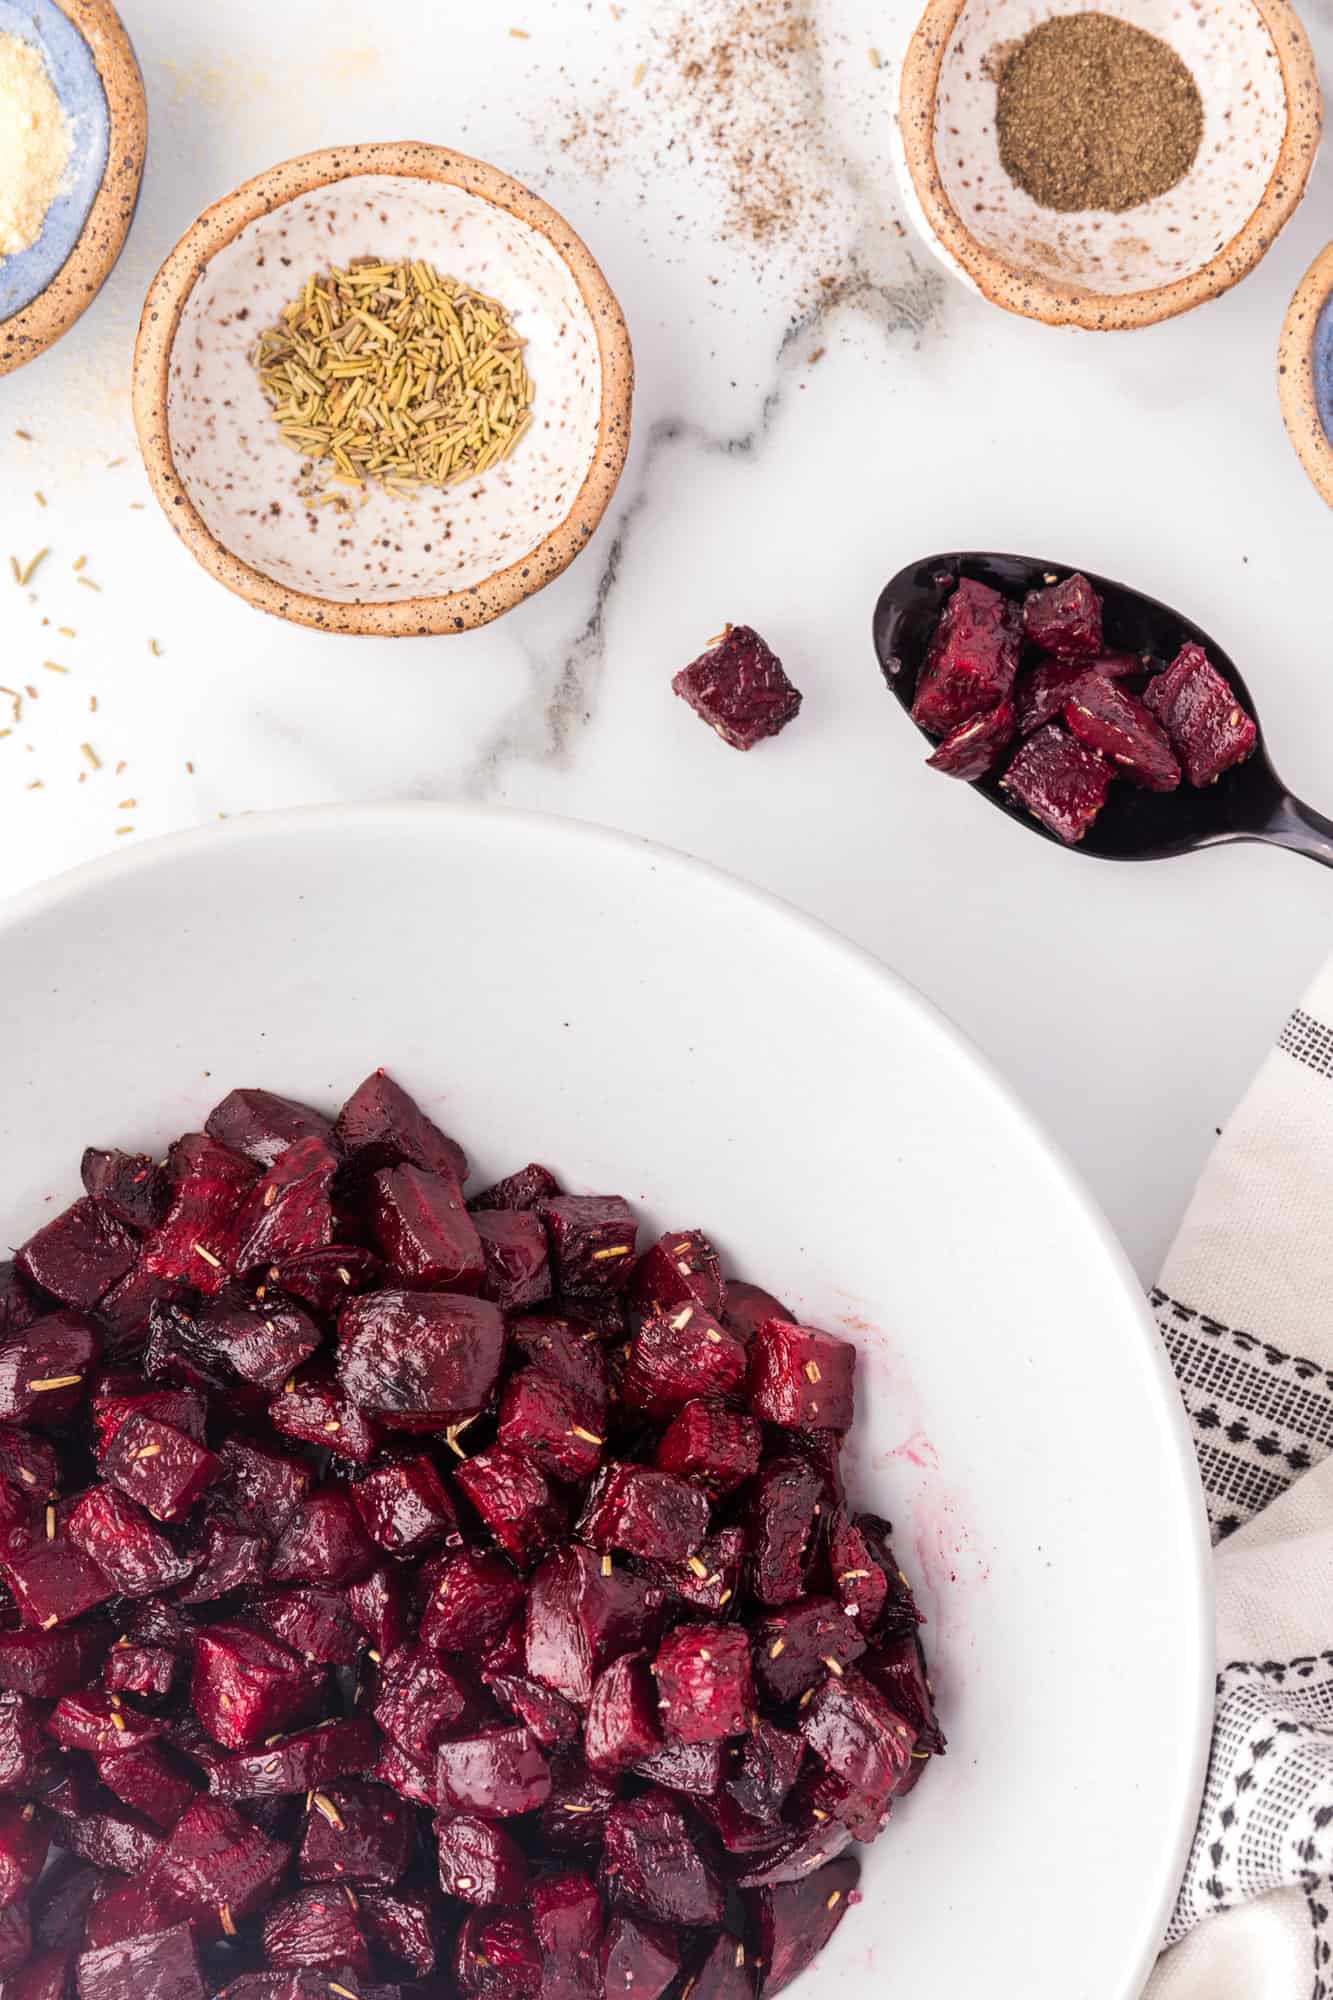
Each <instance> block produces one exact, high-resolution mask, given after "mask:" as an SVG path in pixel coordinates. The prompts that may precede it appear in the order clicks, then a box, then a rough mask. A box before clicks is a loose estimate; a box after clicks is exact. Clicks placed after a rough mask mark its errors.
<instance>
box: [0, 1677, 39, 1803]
mask: <svg viewBox="0 0 1333 2000" xmlns="http://www.w3.org/2000/svg"><path fill="white" fill-rule="evenodd" d="M42 1749H43V1744H42V1734H41V1717H40V1711H39V1710H38V1709H36V1708H35V1707H34V1706H33V1704H32V1702H31V1700H30V1699H29V1698H28V1696H27V1695H22V1694H14V1693H12V1692H5V1693H3V1694H0V1792H27V1791H28V1790H29V1787H30V1786H31V1785H32V1783H33V1780H34V1778H35V1776H36V1772H37V1765H38V1761H39V1759H40V1757H41V1753H42Z"/></svg>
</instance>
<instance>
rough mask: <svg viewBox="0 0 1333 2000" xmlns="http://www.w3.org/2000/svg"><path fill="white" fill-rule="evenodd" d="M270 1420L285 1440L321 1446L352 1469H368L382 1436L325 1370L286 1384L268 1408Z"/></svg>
mask: <svg viewBox="0 0 1333 2000" xmlns="http://www.w3.org/2000/svg"><path fill="white" fill-rule="evenodd" d="M268 1420H269V1422H270V1423H271V1424H272V1426H273V1428H274V1430H277V1431H281V1432H282V1433H283V1435H284V1436H285V1437H293V1438H299V1439H300V1440H301V1441H302V1442H303V1443H304V1444H313V1445H318V1446H319V1447H320V1449H321V1450H324V1451H331V1452H333V1453H334V1455H335V1456H336V1457H338V1458H346V1459H350V1460H351V1462H352V1464H353V1465H368V1464H369V1463H370V1461H371V1459H372V1458H373V1457H374V1456H375V1453H376V1451H377V1450H378V1449H379V1446H380V1442H381V1439H382V1436H383V1433H382V1431H381V1429H380V1426H379V1425H378V1424H377V1423H376V1421H375V1419H374V1418H373V1417H372V1416H369V1415H368V1414H367V1412H366V1411H365V1410H362V1409H359V1408H358V1407H357V1405H356V1403H355V1402H354V1401H353V1399H352V1398H351V1397H350V1396H347V1395H345V1394H344V1393H343V1391H342V1389H341V1388H340V1387H339V1385H338V1383H337V1382H336V1381H335V1380H334V1379H333V1377H332V1376H329V1375H326V1374H325V1373H324V1372H323V1370H322V1369H320V1370H318V1371H317V1372H312V1373H309V1374H307V1375H306V1376H305V1377H304V1378H301V1377H297V1378H295V1379H289V1380H288V1381H287V1382H285V1383H284V1384H283V1387H282V1391H281V1393H280V1394H279V1395H277V1396H275V1397H274V1398H273V1401H272V1402H271V1403H270V1404H269V1406H268Z"/></svg>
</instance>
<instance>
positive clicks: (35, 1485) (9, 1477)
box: [0, 1424, 60, 1500]
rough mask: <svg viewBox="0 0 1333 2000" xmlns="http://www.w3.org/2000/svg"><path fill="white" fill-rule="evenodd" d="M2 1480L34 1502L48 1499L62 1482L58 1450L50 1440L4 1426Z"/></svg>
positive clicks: (0, 1441) (0, 1458)
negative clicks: (56, 1451)
mask: <svg viewBox="0 0 1333 2000" xmlns="http://www.w3.org/2000/svg"><path fill="white" fill-rule="evenodd" d="M0 1480H2V1481H3V1482H4V1483H5V1484H6V1485H8V1486H12V1487H13V1488H14V1490H15V1492H16V1493H19V1494H26V1495H27V1496H28V1497H29V1498H30V1499H32V1500H48V1499H50V1497H51V1495H52V1494H53V1493H54V1492H55V1491H56V1488H57V1486H58V1485H59V1481H60V1472H59V1466H58V1464H57V1461H56V1455H55V1451H54V1449H53V1448H52V1446H51V1444H50V1442H49V1441H48V1440H47V1439H46V1438H40V1437H34V1436H33V1434H32V1432H31V1431H25V1430H20V1429H19V1428H18V1427H17V1426H15V1425H12V1424H0Z"/></svg>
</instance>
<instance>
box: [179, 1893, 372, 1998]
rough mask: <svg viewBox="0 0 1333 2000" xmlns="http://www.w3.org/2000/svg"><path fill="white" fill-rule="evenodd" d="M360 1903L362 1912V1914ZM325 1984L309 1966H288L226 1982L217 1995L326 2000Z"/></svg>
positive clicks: (324, 1980) (248, 1974)
mask: <svg viewBox="0 0 1333 2000" xmlns="http://www.w3.org/2000/svg"><path fill="white" fill-rule="evenodd" d="M364 1908H365V1906H364V1903H363V1905H362V1910H363V1913H364ZM394 1990H395V1989H393V1988H391V1987H380V1989H379V1992H380V1994H385V1993H392V1992H393V1991H394ZM328 1991H329V1982H328V1980H327V1978H326V1977H325V1975H324V1974H323V1973H322V1972H319V1971H317V1970H316V1969H315V1968H314V1967H312V1966H292V1967H291V1968H289V1969H287V1970H284V1971H282V1972H243V1973H242V1974H241V1976H240V1978H239V1979H231V1980H228V1982H227V1984H226V1985H225V1986H224V1987H222V1988H221V1989H220V1991H219V1994H218V2000H222V1996H223V1994H225V1995H226V2000H328Z"/></svg>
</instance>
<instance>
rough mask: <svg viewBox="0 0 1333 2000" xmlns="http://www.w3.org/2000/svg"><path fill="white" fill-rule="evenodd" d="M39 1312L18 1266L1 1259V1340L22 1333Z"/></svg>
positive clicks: (9, 1259)
mask: <svg viewBox="0 0 1333 2000" xmlns="http://www.w3.org/2000/svg"><path fill="white" fill-rule="evenodd" d="M39 1312H40V1308H39V1307H38V1305H37V1304H36V1301H35V1300H34V1299H33V1296H32V1294H31V1292H30V1291H29V1290H28V1288H27V1286H26V1285H25V1284H24V1282H23V1278H22V1274H21V1273H20V1271H19V1269H18V1266H17V1265H16V1264H15V1263H14V1262H13V1260H12V1259H11V1258H8V1257H6V1258H4V1259H0V1340H3V1339H4V1338H5V1337H6V1335H8V1334H11V1333H22V1331H23V1329H24V1327H25V1326H31V1325H32V1323H33V1321H34V1320H35V1319H36V1318H37V1317H38V1315H39Z"/></svg>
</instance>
